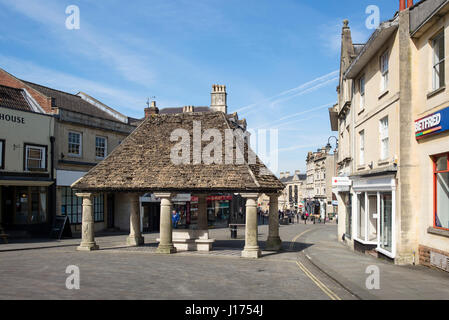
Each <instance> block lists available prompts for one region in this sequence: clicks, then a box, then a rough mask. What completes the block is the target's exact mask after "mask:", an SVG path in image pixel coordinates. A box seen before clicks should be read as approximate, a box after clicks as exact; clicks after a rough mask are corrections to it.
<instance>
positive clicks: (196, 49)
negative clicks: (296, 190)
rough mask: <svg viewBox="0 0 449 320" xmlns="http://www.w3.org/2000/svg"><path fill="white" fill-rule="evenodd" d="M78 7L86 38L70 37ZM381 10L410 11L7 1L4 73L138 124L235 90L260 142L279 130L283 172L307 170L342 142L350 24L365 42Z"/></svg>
mask: <svg viewBox="0 0 449 320" xmlns="http://www.w3.org/2000/svg"><path fill="white" fill-rule="evenodd" d="M70 5H76V6H77V7H78V8H79V12H80V28H79V29H73V30H69V29H67V28H66V19H67V17H68V16H69V14H66V8H67V7H68V6H70ZM370 5H376V6H377V7H378V8H379V10H380V20H381V21H383V20H387V19H391V18H392V17H393V15H394V14H395V12H396V11H397V10H398V7H399V1H397V0H378V1H372V0H370V1H365V0H340V1H329V0H326V1H316V0H279V1H272V0H132V1H123V0H101V1H100V0H84V1H74V0H71V1H65V0H39V1H37V0H25V1H24V0H0V21H1V22H0V68H3V69H4V70H6V71H8V72H9V73H11V74H13V75H14V76H16V77H18V78H21V79H24V80H28V81H31V82H36V83H39V84H42V85H46V86H49V87H52V88H55V89H59V90H63V91H67V92H70V93H74V94H76V93H78V92H79V91H83V92H86V93H88V94H89V95H91V96H93V97H95V98H97V99H98V100H100V101H102V102H103V103H105V104H107V105H108V106H110V107H112V108H114V109H116V110H117V111H119V112H121V113H123V114H125V115H127V116H131V117H135V118H142V117H143V115H144V111H143V110H144V108H145V107H146V101H147V98H148V97H155V98H154V100H156V101H157V105H158V107H159V108H164V107H179V106H185V105H194V106H208V105H210V92H211V88H212V85H213V84H223V85H226V87H227V92H228V112H229V113H233V112H238V114H239V118H240V119H241V118H246V120H247V122H248V127H249V128H250V129H254V130H255V132H256V133H259V132H260V130H277V132H278V166H277V168H275V167H272V168H273V171H275V173H276V174H279V172H282V171H290V172H291V173H293V172H294V171H295V170H301V171H302V172H305V168H306V163H305V159H306V156H307V152H308V151H316V150H317V149H318V148H320V147H322V146H325V145H326V144H327V142H328V138H329V137H330V136H333V135H336V133H334V132H332V131H331V129H330V122H329V115H328V108H329V107H331V106H332V105H333V104H335V103H336V101H337V93H336V87H337V85H338V69H339V59H340V37H341V28H342V21H343V20H344V19H348V20H349V26H350V27H351V30H352V36H353V41H354V43H365V42H366V41H367V39H368V38H369V36H370V35H371V33H372V31H373V30H370V29H368V28H367V27H366V25H365V21H366V20H367V18H368V17H369V14H367V13H366V9H367V7H368V6H370ZM269 136H270V135H269ZM271 136H272V137H274V135H271ZM331 144H332V145H333V146H335V140H331ZM268 151H270V150H268ZM276 169H277V170H276Z"/></svg>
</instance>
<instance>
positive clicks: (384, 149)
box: [379, 117, 390, 160]
mask: <svg viewBox="0 0 449 320" xmlns="http://www.w3.org/2000/svg"><path fill="white" fill-rule="evenodd" d="M379 131H380V160H386V159H387V158H388V156H389V140H390V139H389V136H388V117H385V118H382V119H381V120H380V122H379Z"/></svg>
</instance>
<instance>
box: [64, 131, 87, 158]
mask: <svg viewBox="0 0 449 320" xmlns="http://www.w3.org/2000/svg"><path fill="white" fill-rule="evenodd" d="M70 134H77V135H79V137H80V139H79V140H80V142H79V153H71V152H70V144H71V142H70ZM67 153H68V155H69V156H71V157H82V155H83V134H82V132H77V131H69V132H68V134H67Z"/></svg>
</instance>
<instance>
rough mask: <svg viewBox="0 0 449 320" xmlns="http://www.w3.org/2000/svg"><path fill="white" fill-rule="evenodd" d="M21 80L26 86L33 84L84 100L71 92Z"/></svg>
mask: <svg viewBox="0 0 449 320" xmlns="http://www.w3.org/2000/svg"><path fill="white" fill-rule="evenodd" d="M19 80H20V81H22V82H25V83H26V84H33V85H35V86H39V87H42V88H45V89H49V90H52V91H56V92H60V93H63V94H66V95H69V96H73V97H77V98H79V99H82V98H81V97H80V96H78V95H76V94H73V93H70V92H66V91H62V90H59V89H55V88H50V87H47V86H44V85H41V84H39V83H35V82H31V81H27V80H22V79H19Z"/></svg>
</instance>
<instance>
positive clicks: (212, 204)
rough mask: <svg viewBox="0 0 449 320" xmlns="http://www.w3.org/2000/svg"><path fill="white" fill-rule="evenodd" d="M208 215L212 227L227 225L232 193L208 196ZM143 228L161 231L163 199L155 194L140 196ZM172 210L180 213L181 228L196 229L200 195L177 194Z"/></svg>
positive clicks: (146, 230) (144, 229)
mask: <svg viewBox="0 0 449 320" xmlns="http://www.w3.org/2000/svg"><path fill="white" fill-rule="evenodd" d="M206 199H207V217H208V224H209V226H210V227H227V226H228V225H229V221H230V218H231V207H232V205H231V203H232V199H233V196H232V195H211V196H207V198H206ZM140 202H141V217H142V230H143V231H145V232H158V231H159V211H160V202H161V200H160V199H159V198H157V197H155V196H154V194H152V193H151V194H150V193H148V194H145V195H144V196H143V197H140ZM172 210H175V211H176V212H178V213H179V215H180V220H179V223H178V228H179V229H195V228H197V225H198V197H197V196H192V195H191V194H187V193H186V194H177V195H176V196H175V197H174V198H173V201H172Z"/></svg>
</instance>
